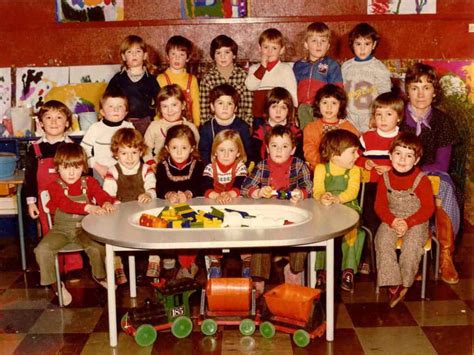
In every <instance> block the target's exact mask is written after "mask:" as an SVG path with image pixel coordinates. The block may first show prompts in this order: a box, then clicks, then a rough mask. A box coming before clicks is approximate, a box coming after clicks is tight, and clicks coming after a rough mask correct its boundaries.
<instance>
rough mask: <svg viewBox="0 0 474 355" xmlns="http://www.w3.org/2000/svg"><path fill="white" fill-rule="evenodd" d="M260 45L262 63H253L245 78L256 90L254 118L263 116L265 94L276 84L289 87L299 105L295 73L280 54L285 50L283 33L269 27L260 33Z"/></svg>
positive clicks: (247, 83)
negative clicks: (281, 58) (281, 59)
mask: <svg viewBox="0 0 474 355" xmlns="http://www.w3.org/2000/svg"><path fill="white" fill-rule="evenodd" d="M258 46H259V50H260V56H261V58H260V64H253V65H252V66H251V67H250V68H249V73H248V76H247V79H245V85H246V86H247V88H248V89H249V90H250V91H253V92H254V97H253V108H252V112H253V116H254V118H255V117H257V118H262V117H263V114H264V110H263V103H264V102H265V96H266V95H267V93H268V91H270V90H271V89H273V88H274V87H276V86H281V87H283V88H285V89H287V90H288V91H289V92H290V94H291V97H292V98H293V104H294V106H295V107H296V106H298V99H297V96H296V79H295V74H294V73H293V70H292V68H291V67H290V66H289V65H288V64H286V63H282V62H281V61H280V56H281V55H283V52H284V51H285V45H284V42H283V35H282V34H281V32H280V31H278V30H277V29H275V28H269V29H267V30H265V31H263V32H262V34H261V35H260V37H259V39H258Z"/></svg>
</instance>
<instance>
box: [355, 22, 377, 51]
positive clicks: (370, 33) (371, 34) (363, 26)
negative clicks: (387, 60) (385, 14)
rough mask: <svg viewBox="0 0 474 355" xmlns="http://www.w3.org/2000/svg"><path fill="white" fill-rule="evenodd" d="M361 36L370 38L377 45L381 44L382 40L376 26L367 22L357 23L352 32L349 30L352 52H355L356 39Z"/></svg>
mask: <svg viewBox="0 0 474 355" xmlns="http://www.w3.org/2000/svg"><path fill="white" fill-rule="evenodd" d="M359 37H362V38H370V39H371V40H372V41H373V42H374V43H375V45H376V46H377V45H378V44H379V40H380V36H379V34H378V33H377V31H376V30H375V28H373V27H372V26H371V25H369V24H368V23H365V22H363V23H359V24H357V25H355V27H354V28H353V29H352V30H351V32H349V48H350V49H351V51H352V53H354V41H355V40H356V39H357V38H359ZM374 50H375V48H374Z"/></svg>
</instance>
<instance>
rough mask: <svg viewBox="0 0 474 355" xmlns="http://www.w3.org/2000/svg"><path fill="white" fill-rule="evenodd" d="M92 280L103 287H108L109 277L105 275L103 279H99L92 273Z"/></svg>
mask: <svg viewBox="0 0 474 355" xmlns="http://www.w3.org/2000/svg"><path fill="white" fill-rule="evenodd" d="M92 280H94V281H95V282H96V283H97V284H99V285H100V286H102V287H103V288H105V289H107V279H106V278H105V277H104V278H103V279H98V278H96V277H95V276H94V275H92ZM115 289H117V285H115Z"/></svg>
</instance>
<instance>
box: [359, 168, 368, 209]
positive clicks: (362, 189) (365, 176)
mask: <svg viewBox="0 0 474 355" xmlns="http://www.w3.org/2000/svg"><path fill="white" fill-rule="evenodd" d="M360 171H361V175H360V183H361V184H360V201H359V205H360V208H361V209H364V196H365V184H366V183H368V182H370V171H368V170H366V169H363V168H361V169H360Z"/></svg>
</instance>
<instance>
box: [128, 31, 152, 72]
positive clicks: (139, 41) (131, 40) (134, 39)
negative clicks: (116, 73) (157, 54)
mask: <svg viewBox="0 0 474 355" xmlns="http://www.w3.org/2000/svg"><path fill="white" fill-rule="evenodd" d="M134 45H137V46H138V47H140V49H141V50H142V51H143V53H144V54H147V53H148V50H147V45H146V43H145V41H144V40H143V38H141V37H140V36H137V35H130V36H127V37H125V39H124V40H123V41H122V43H121V44H120V59H122V67H123V68H127V62H126V61H125V60H124V59H123V58H122V55H125V52H127V51H128V50H129V49H130V48H132V46H134ZM143 65H144V66H145V68H146V69H147V70H148V72H149V73H150V74H152V75H154V74H155V71H156V67H155V66H154V65H153V64H151V63H150V62H149V61H148V59H147V58H144V59H143Z"/></svg>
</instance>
